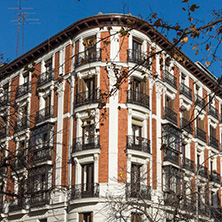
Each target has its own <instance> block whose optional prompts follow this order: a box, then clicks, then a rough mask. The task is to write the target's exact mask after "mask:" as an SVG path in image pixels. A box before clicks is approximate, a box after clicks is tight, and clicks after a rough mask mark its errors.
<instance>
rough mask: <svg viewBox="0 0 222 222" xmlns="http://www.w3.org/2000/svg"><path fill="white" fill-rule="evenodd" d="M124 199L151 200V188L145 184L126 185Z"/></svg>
mask: <svg viewBox="0 0 222 222" xmlns="http://www.w3.org/2000/svg"><path fill="white" fill-rule="evenodd" d="M126 197H127V198H139V199H141V200H143V199H145V200H151V187H150V186H148V185H145V184H135V185H134V184H128V183H127V184H126Z"/></svg>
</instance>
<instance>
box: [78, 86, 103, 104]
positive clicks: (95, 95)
mask: <svg viewBox="0 0 222 222" xmlns="http://www.w3.org/2000/svg"><path fill="white" fill-rule="evenodd" d="M99 102H100V90H99V89H96V90H91V91H86V92H81V93H77V95H76V100H75V108H76V107H78V106H83V105H87V104H93V103H99Z"/></svg>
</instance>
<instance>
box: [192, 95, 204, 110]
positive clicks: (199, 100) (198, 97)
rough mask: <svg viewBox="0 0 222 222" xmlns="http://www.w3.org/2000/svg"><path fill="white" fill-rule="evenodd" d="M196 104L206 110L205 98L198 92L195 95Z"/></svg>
mask: <svg viewBox="0 0 222 222" xmlns="http://www.w3.org/2000/svg"><path fill="white" fill-rule="evenodd" d="M195 105H197V106H199V107H200V108H201V109H203V110H206V103H205V100H204V99H203V98H201V97H200V96H199V95H197V94H196V95H195Z"/></svg>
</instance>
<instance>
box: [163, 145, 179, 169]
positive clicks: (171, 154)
mask: <svg viewBox="0 0 222 222" xmlns="http://www.w3.org/2000/svg"><path fill="white" fill-rule="evenodd" d="M163 161H169V162H171V163H174V164H176V165H178V166H179V152H178V151H177V150H174V149H172V148H170V147H166V148H165V149H164V152H163Z"/></svg>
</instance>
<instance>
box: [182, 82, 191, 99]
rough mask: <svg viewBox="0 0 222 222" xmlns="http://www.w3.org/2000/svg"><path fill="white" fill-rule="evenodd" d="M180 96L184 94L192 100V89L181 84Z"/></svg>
mask: <svg viewBox="0 0 222 222" xmlns="http://www.w3.org/2000/svg"><path fill="white" fill-rule="evenodd" d="M180 94H183V95H184V96H186V97H187V98H188V99H190V100H192V89H190V88H189V87H188V86H186V85H185V84H184V83H181V84H180Z"/></svg>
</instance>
